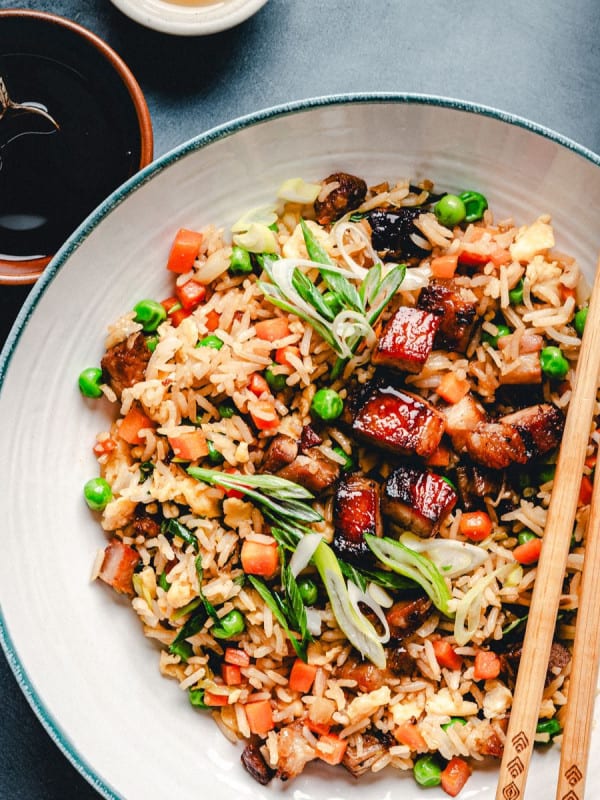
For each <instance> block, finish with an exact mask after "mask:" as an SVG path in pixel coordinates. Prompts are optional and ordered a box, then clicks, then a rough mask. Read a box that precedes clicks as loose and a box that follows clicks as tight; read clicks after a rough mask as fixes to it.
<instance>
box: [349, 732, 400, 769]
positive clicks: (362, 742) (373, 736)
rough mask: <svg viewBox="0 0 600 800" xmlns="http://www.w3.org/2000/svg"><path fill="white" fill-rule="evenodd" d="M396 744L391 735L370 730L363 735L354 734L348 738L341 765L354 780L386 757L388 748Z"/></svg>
mask: <svg viewBox="0 0 600 800" xmlns="http://www.w3.org/2000/svg"><path fill="white" fill-rule="evenodd" d="M395 744H397V742H396V740H395V739H394V737H393V736H392V734H391V733H387V732H385V731H380V730H379V729H378V728H370V729H369V730H368V731H365V732H364V733H355V734H353V735H352V736H349V737H348V746H347V748H346V752H345V753H344V758H343V759H342V764H343V765H344V766H345V767H346V769H347V770H348V772H350V773H352V775H354V777H355V778H359V777H360V776H361V775H364V774H365V772H368V771H369V770H370V769H371V768H372V766H373V765H374V764H375V763H376V761H378V760H379V759H380V758H382V757H383V756H385V755H386V753H387V752H388V750H389V748H390V747H392V746H393V745H395Z"/></svg>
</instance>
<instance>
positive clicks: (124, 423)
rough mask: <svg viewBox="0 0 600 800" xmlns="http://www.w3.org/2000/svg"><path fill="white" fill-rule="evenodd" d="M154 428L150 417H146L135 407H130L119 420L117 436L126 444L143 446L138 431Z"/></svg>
mask: <svg viewBox="0 0 600 800" xmlns="http://www.w3.org/2000/svg"><path fill="white" fill-rule="evenodd" d="M155 427H156V423H155V422H154V421H153V420H151V419H150V417H148V416H146V414H144V412H143V411H141V410H140V409H139V408H138V407H137V406H131V408H130V409H129V411H128V412H127V414H126V415H125V416H124V417H123V419H122V420H121V424H120V426H119V436H120V437H121V439H124V440H125V441H126V442H127V443H128V444H143V443H144V441H145V440H144V439H143V438H142V437H141V436H140V431H141V430H143V429H144V428H155Z"/></svg>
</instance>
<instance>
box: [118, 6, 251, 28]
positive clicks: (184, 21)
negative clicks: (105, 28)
mask: <svg viewBox="0 0 600 800" xmlns="http://www.w3.org/2000/svg"><path fill="white" fill-rule="evenodd" d="M111 2H112V3H113V5H115V6H116V7H117V8H118V9H119V10H120V11H122V12H123V14H126V15H127V16H128V17H130V18H131V19H133V20H134V21H135V22H139V23H140V25H144V26H145V27H146V28H153V29H154V30H156V31H161V32H162V33H171V34H175V35H176V36H204V35H206V34H210V33H218V32H219V31H225V30H227V29H228V28H233V27H234V26H235V25H239V24H240V22H244V20H246V19H248V17H251V16H252V15H253V14H255V13H256V12H257V11H258V10H259V9H260V8H262V6H264V4H265V3H266V2H267V0H187V1H185V0H111Z"/></svg>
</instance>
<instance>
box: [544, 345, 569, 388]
mask: <svg viewBox="0 0 600 800" xmlns="http://www.w3.org/2000/svg"><path fill="white" fill-rule="evenodd" d="M540 366H541V368H542V372H543V373H544V375H547V376H548V377H549V378H554V379H555V380H562V379H563V378H564V377H565V376H566V374H567V373H568V371H569V362H568V361H567V359H566V358H565V357H564V356H563V354H562V350H561V349H560V347H554V346H551V347H544V349H543V350H542V351H541V353H540Z"/></svg>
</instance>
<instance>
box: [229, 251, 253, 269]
mask: <svg viewBox="0 0 600 800" xmlns="http://www.w3.org/2000/svg"><path fill="white" fill-rule="evenodd" d="M229 271H230V272H231V274H232V275H247V274H248V273H250V272H252V260H251V259H250V253H249V252H248V251H247V250H244V248H243V247H239V246H238V245H235V247H234V248H233V249H232V251H231V258H230V260H229Z"/></svg>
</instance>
